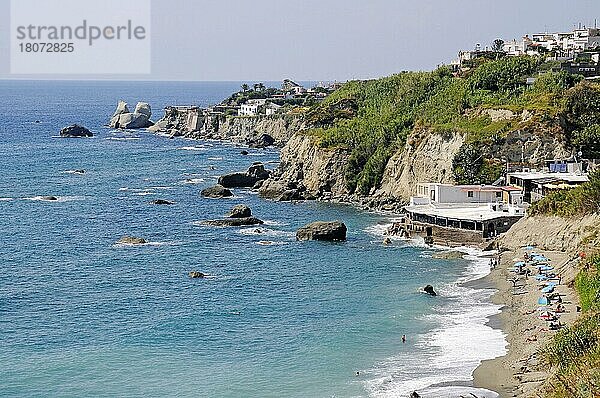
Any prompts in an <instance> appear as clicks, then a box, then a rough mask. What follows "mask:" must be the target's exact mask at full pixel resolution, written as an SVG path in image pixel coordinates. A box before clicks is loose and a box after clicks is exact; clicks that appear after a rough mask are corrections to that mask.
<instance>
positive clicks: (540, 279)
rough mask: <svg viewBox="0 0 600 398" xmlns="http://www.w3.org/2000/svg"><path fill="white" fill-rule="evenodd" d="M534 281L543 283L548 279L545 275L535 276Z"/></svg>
mask: <svg viewBox="0 0 600 398" xmlns="http://www.w3.org/2000/svg"><path fill="white" fill-rule="evenodd" d="M535 279H536V280H538V281H544V280H546V279H548V277H547V276H546V275H542V274H540V275H536V276H535Z"/></svg>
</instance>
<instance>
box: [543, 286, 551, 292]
mask: <svg viewBox="0 0 600 398" xmlns="http://www.w3.org/2000/svg"><path fill="white" fill-rule="evenodd" d="M553 291H554V286H546V287H545V288H543V289H542V293H552V292H553Z"/></svg>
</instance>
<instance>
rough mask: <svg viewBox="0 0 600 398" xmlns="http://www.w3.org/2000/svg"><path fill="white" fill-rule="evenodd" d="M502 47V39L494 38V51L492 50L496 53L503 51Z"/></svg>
mask: <svg viewBox="0 0 600 398" xmlns="http://www.w3.org/2000/svg"><path fill="white" fill-rule="evenodd" d="M503 48H504V40H502V39H496V40H494V42H493V43H492V51H494V52H497V53H501V52H504V50H503Z"/></svg>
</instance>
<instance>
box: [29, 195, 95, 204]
mask: <svg viewBox="0 0 600 398" xmlns="http://www.w3.org/2000/svg"><path fill="white" fill-rule="evenodd" d="M54 197H55V198H56V200H51V199H48V197H47V196H32V197H28V198H23V200H31V201H41V202H51V203H63V202H73V201H77V200H85V197H84V196H54Z"/></svg>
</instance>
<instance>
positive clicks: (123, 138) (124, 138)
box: [105, 137, 140, 141]
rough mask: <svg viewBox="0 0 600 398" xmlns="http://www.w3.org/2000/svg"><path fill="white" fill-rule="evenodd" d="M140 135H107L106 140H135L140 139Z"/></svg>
mask: <svg viewBox="0 0 600 398" xmlns="http://www.w3.org/2000/svg"><path fill="white" fill-rule="evenodd" d="M139 139H140V138H139V137H107V138H105V140H110V141H135V140H139Z"/></svg>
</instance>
